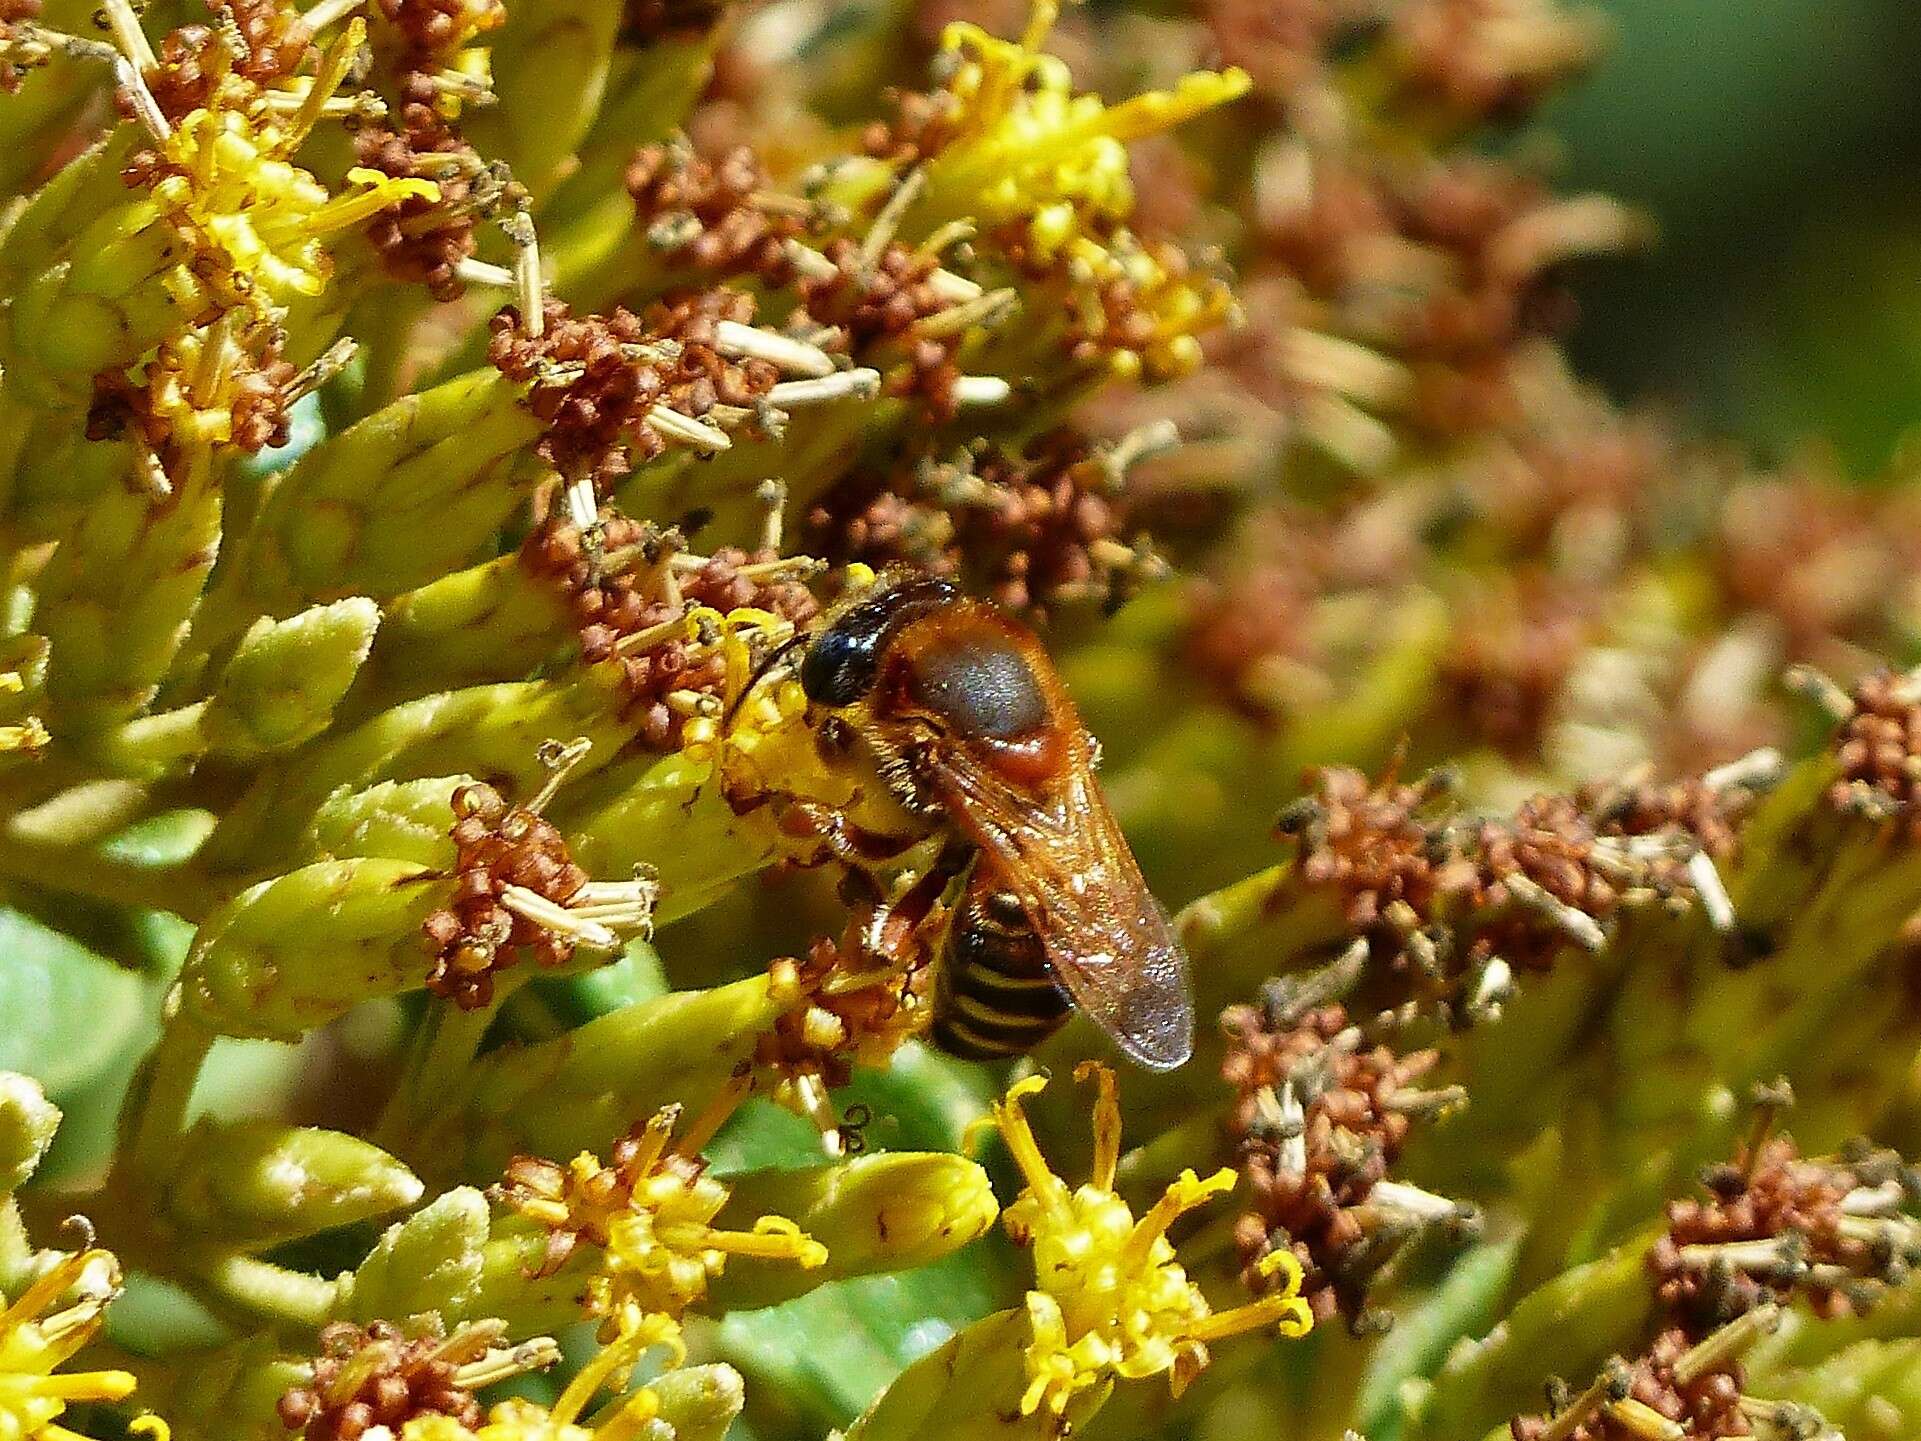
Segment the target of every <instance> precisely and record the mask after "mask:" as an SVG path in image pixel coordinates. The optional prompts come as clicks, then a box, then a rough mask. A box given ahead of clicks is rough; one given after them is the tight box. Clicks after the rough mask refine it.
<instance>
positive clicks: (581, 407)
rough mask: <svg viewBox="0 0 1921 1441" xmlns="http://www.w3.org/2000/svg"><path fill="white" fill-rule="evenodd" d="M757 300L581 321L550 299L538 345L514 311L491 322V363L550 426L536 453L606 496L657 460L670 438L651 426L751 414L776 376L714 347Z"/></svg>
mask: <svg viewBox="0 0 1921 1441" xmlns="http://www.w3.org/2000/svg"><path fill="white" fill-rule="evenodd" d="M753 314H754V301H753V297H751V296H749V295H747V294H745V293H744V292H741V291H735V290H729V289H727V288H725V287H718V288H716V289H713V290H709V291H703V292H700V293H698V294H694V295H686V296H679V297H670V298H668V299H666V300H663V301H660V302H658V303H657V304H655V305H653V306H650V307H649V308H648V310H647V312H646V314H645V315H636V314H634V312H633V311H631V310H628V309H626V308H625V307H616V308H615V309H614V310H612V311H610V312H608V313H607V314H605V315H582V316H575V315H573V314H572V313H571V312H570V311H569V310H568V307H567V306H566V304H565V303H564V302H562V301H559V300H553V299H549V300H548V301H547V302H546V318H545V324H544V326H543V328H542V332H541V334H540V335H539V336H531V335H528V334H527V333H526V331H525V329H524V327H522V326H521V324H520V318H519V314H518V312H517V311H516V310H514V309H513V308H512V307H509V308H507V309H505V310H502V311H501V312H500V313H499V314H497V315H495V316H494V317H493V319H492V320H491V321H490V322H489V327H490V330H491V332H492V334H491V338H490V340H489V342H488V349H487V357H488V359H489V361H491V362H492V364H493V365H494V367H495V368H496V369H498V370H499V371H500V372H501V374H503V375H505V376H507V377H508V378H509V379H512V380H520V381H526V382H529V383H530V385H531V389H530V390H529V391H528V395H527V405H528V407H529V408H530V409H531V410H532V411H533V413H534V414H535V415H536V416H537V417H538V418H539V419H540V421H541V423H542V424H543V425H544V426H545V427H546V433H545V434H544V435H543V436H542V437H541V439H540V441H539V443H538V445H537V446H536V450H537V451H538V453H539V454H540V456H541V458H542V459H543V460H545V461H547V462H548V463H549V464H550V465H552V466H553V467H554V469H555V470H557V471H559V472H560V473H561V474H562V475H563V476H565V477H568V478H569V479H577V478H580V477H592V479H593V481H594V484H595V489H596V490H597V491H598V492H600V493H602V494H605V493H607V492H608V491H610V490H611V489H612V487H613V485H614V484H615V482H617V481H618V480H619V479H620V477H621V476H623V475H626V474H627V473H628V472H629V471H630V470H631V469H632V468H633V457H634V456H635V455H638V457H639V458H640V459H641V460H643V461H645V460H652V459H654V458H655V457H656V456H658V455H660V454H661V452H662V451H664V450H665V449H666V448H667V443H668V442H667V437H666V436H665V435H663V434H662V433H661V430H660V428H659V426H658V425H657V424H656V423H655V421H654V419H653V418H652V413H653V412H654V410H655V408H656V407H666V408H668V409H671V410H673V411H675V412H677V413H678V414H679V415H680V416H682V417H685V418H687V419H692V420H698V419H700V418H701V417H702V416H705V415H707V414H708V413H709V412H710V411H712V410H713V409H714V408H715V407H716V406H722V405H725V406H731V407H735V408H738V409H741V410H752V409H754V408H755V407H756V406H757V404H758V403H759V401H760V400H761V398H762V397H763V396H765V395H766V394H767V392H768V391H769V390H771V389H773V387H774V385H775V383H776V382H777V381H778V380H779V378H780V372H779V371H778V370H776V369H775V368H774V367H773V366H772V365H769V364H768V363H767V362H765V361H761V360H751V359H749V360H740V359H733V358H730V357H728V356H724V355H722V354H720V352H719V351H718V350H717V349H716V348H715V345H714V327H715V325H716V323H717V322H719V321H722V320H732V321H736V322H739V323H743V324H744V323H746V322H748V321H751V320H752V319H753Z"/></svg>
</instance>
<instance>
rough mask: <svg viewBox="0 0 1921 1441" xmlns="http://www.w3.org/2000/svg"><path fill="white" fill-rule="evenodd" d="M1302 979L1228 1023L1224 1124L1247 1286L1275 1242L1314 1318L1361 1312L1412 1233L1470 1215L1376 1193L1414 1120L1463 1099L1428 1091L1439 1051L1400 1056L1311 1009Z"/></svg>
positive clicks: (1417, 1196) (1232, 1012)
mask: <svg viewBox="0 0 1921 1441" xmlns="http://www.w3.org/2000/svg"><path fill="white" fill-rule="evenodd" d="M1302 995H1303V992H1302V989H1301V988H1300V987H1299V986H1298V985H1290V984H1288V983H1275V984H1273V985H1270V987H1269V988H1268V994H1267V995H1266V996H1265V997H1264V999H1263V1001H1262V1003H1261V1004H1260V1005H1255V1006H1234V1007H1231V1008H1230V1009H1229V1010H1227V1011H1226V1012H1225V1013H1224V1014H1223V1015H1222V1017H1221V1024H1222V1027H1223V1029H1224V1030H1225V1031H1226V1032H1227V1035H1228V1038H1229V1042H1228V1053H1227V1058H1226V1061H1225V1063H1224V1064H1223V1067H1222V1075H1223V1076H1224V1078H1225V1079H1226V1080H1227V1082H1228V1084H1229V1085H1231V1086H1232V1087H1233V1088H1234V1091H1235V1095H1236V1101H1235V1105H1234V1109H1233V1111H1232V1113H1231V1117H1230V1121H1229V1129H1230V1132H1231V1134H1232V1135H1233V1136H1234V1138H1235V1140H1236V1144H1237V1149H1238V1156H1239V1162H1240V1169H1241V1175H1242V1178H1243V1180H1244V1181H1245V1182H1246V1184H1247V1194H1248V1196H1249V1198H1250V1200H1251V1206H1250V1208H1249V1209H1248V1211H1247V1212H1246V1213H1245V1214H1243V1215H1242V1216H1241V1217H1240V1219H1239V1220H1238V1222H1237V1223H1236V1226H1235V1240H1236V1243H1237V1245H1238V1247H1239V1250H1240V1256H1241V1261H1242V1266H1243V1269H1242V1272H1241V1276H1242V1279H1243V1281H1244V1282H1245V1283H1246V1284H1247V1285H1248V1286H1249V1287H1251V1288H1253V1289H1254V1290H1256V1291H1259V1290H1260V1289H1262V1287H1263V1285H1264V1280H1263V1272H1262V1269H1261V1267H1260V1264H1259V1263H1260V1261H1261V1259H1262V1258H1263V1257H1264V1256H1266V1255H1267V1254H1268V1253H1269V1252H1270V1251H1272V1250H1274V1249H1275V1248H1277V1247H1286V1248H1288V1249H1289V1250H1291V1251H1292V1252H1293V1254H1294V1256H1295V1258H1296V1259H1297V1260H1299V1261H1300V1263H1301V1269H1302V1273H1303V1277H1304V1279H1303V1282H1302V1286H1301V1294H1302V1295H1303V1296H1305V1297H1306V1298H1307V1299H1308V1303H1309V1304H1310V1305H1311V1306H1312V1307H1313V1309H1314V1313H1315V1315H1316V1317H1317V1318H1319V1319H1322V1320H1325V1319H1327V1318H1329V1317H1330V1316H1332V1315H1334V1314H1336V1313H1339V1314H1341V1315H1344V1316H1346V1317H1347V1319H1348V1320H1349V1322H1350V1323H1353V1322H1358V1321H1360V1320H1361V1318H1362V1317H1363V1315H1364V1312H1365V1308H1366V1301H1367V1291H1368V1285H1369V1282H1370V1281H1371V1280H1372V1279H1373V1277H1374V1276H1375V1275H1376V1274H1377V1273H1378V1272H1379V1270H1380V1268H1381V1267H1382V1266H1384V1265H1385V1264H1386V1263H1387V1262H1388V1261H1389V1260H1391V1259H1392V1258H1393V1256H1394V1254H1395V1253H1396V1252H1397V1251H1398V1250H1399V1248H1400V1247H1401V1245H1402V1244H1404V1243H1405V1242H1406V1241H1407V1240H1408V1239H1409V1237H1410V1236H1411V1235H1412V1234H1413V1231H1414V1230H1415V1229H1417V1228H1418V1227H1419V1226H1420V1225H1422V1224H1429V1223H1433V1222H1437V1221H1442V1222H1447V1223H1449V1224H1454V1225H1459V1224H1461V1223H1464V1222H1467V1221H1468V1220H1470V1219H1471V1213H1470V1212H1469V1211H1468V1210H1467V1209H1466V1208H1459V1207H1453V1206H1451V1205H1450V1204H1449V1203H1447V1202H1445V1201H1443V1200H1442V1199H1441V1198H1439V1197H1432V1196H1430V1195H1428V1193H1426V1192H1420V1191H1416V1190H1414V1189H1413V1188H1411V1187H1399V1188H1395V1187H1390V1188H1389V1190H1387V1191H1380V1190H1379V1189H1378V1188H1379V1187H1380V1185H1381V1183H1382V1182H1383V1181H1386V1180H1387V1177H1388V1173H1389V1170H1390V1169H1391V1167H1392V1166H1393V1164H1394V1162H1395V1160H1396V1159H1397V1158H1398V1157H1399V1155H1400V1153H1401V1151H1402V1149H1403V1147H1404V1146H1405V1145H1406V1142H1407V1137H1408V1134H1409V1131H1410V1129H1411V1126H1412V1123H1413V1119H1414V1117H1415V1116H1417V1115H1432V1114H1434V1113H1436V1112H1437V1111H1440V1110H1444V1109H1446V1108H1448V1107H1449V1106H1451V1105H1455V1104H1458V1103H1459V1100H1460V1094H1459V1091H1458V1089H1457V1088H1450V1089H1448V1090H1446V1091H1421V1090H1418V1089H1416V1088H1415V1086H1414V1082H1416V1081H1417V1080H1419V1079H1420V1078H1421V1077H1422V1076H1423V1075H1425V1074H1426V1073H1427V1072H1428V1071H1430V1070H1431V1069H1432V1068H1433V1067H1434V1065H1435V1062H1436V1060H1437V1059H1438V1057H1437V1053H1436V1052H1434V1051H1417V1052H1414V1053H1412V1054H1410V1055H1407V1056H1397V1055H1396V1054H1395V1053H1394V1052H1393V1051H1392V1050H1391V1049H1390V1048H1388V1047H1387V1046H1384V1045H1374V1046H1369V1045H1367V1044H1366V1042H1365V1041H1364V1040H1363V1039H1362V1036H1361V1033H1360V1031H1359V1030H1357V1029H1355V1028H1354V1027H1352V1026H1351V1025H1350V1024H1349V1021H1348V1014H1347V1011H1346V1010H1345V1008H1343V1007H1342V1006H1340V1005H1338V1004H1328V1005H1309V1006H1305V1007H1303V1005H1302V1004H1301V1000H1302Z"/></svg>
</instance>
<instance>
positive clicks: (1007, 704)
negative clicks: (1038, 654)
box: [914, 635, 1048, 740]
mask: <svg viewBox="0 0 1921 1441" xmlns="http://www.w3.org/2000/svg"><path fill="white" fill-rule="evenodd" d="M914 692H915V694H916V696H917V697H918V698H919V700H920V701H921V703H922V704H923V705H925V706H926V707H927V708H928V709H929V710H931V711H933V712H935V713H936V714H937V715H941V716H944V717H945V718H946V719H947V720H948V722H949V723H950V724H951V725H952V726H953V727H954V729H955V731H956V732H958V733H959V734H961V735H964V736H979V737H985V738H987V739H990V740H1017V739H1019V738H1020V737H1022V736H1028V735H1032V734H1034V733H1035V732H1036V731H1039V730H1041V729H1042V728H1043V727H1044V726H1046V725H1047V722H1048V708H1047V697H1046V696H1045V695H1044V694H1043V693H1042V691H1041V687H1040V682H1039V681H1038V680H1036V679H1035V677H1034V668H1033V666H1031V665H1030V664H1029V663H1028V660H1027V657H1026V656H1025V655H1023V654H1022V653H1021V652H1020V651H1019V650H1017V649H1015V648H1014V647H1013V646H1012V645H1010V644H1008V643H1007V642H1006V641H1004V640H1002V639H1001V638H1000V637H999V636H995V635H989V636H985V637H982V636H969V637H966V638H965V639H964V640H962V641H961V642H960V643H958V644H954V645H949V646H939V647H935V648H930V649H929V650H927V651H926V652H924V653H923V654H921V655H919V656H916V657H915V674H914Z"/></svg>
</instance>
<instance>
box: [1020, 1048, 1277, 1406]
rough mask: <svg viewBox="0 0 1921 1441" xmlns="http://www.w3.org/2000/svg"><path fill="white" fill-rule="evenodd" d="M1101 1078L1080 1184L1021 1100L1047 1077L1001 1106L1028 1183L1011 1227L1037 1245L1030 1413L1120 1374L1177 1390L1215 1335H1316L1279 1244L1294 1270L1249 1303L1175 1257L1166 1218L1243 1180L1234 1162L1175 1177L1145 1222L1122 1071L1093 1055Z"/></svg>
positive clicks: (1030, 1308)
mask: <svg viewBox="0 0 1921 1441" xmlns="http://www.w3.org/2000/svg"><path fill="white" fill-rule="evenodd" d="M1089 1075H1091V1076H1092V1077H1093V1078H1094V1079H1095V1081H1096V1082H1097V1083H1098V1085H1099V1088H1100V1096H1099V1100H1098V1101H1097V1102H1096V1104H1095V1108H1094V1174H1093V1177H1092V1179H1090V1180H1089V1181H1088V1182H1087V1184H1085V1185H1083V1186H1081V1187H1080V1188H1079V1189H1078V1190H1069V1189H1068V1186H1067V1183H1066V1182H1065V1181H1063V1180H1061V1178H1060V1177H1058V1176H1056V1175H1055V1174H1054V1173H1053V1172H1052V1171H1051V1170H1049V1169H1048V1165H1047V1161H1046V1159H1045V1158H1044V1157H1043V1156H1042V1155H1041V1152H1040V1147H1039V1145H1038V1144H1036V1142H1035V1140H1034V1132H1033V1129H1032V1127H1031V1126H1029V1124H1028V1121H1027V1116H1026V1114H1025V1113H1024V1112H1023V1111H1022V1109H1021V1101H1022V1100H1023V1099H1024V1098H1025V1097H1027V1096H1031V1095H1034V1094H1035V1093H1036V1092H1038V1091H1040V1090H1042V1089H1043V1088H1044V1087H1045V1086H1046V1085H1047V1080H1046V1078H1045V1077H1042V1076H1031V1077H1029V1078H1028V1079H1026V1080H1024V1081H1021V1082H1019V1083H1018V1084H1016V1085H1015V1086H1014V1087H1013V1088H1012V1089H1011V1090H1009V1091H1008V1093H1007V1095H1006V1097H1005V1098H1004V1099H1002V1100H1001V1101H998V1102H996V1103H995V1105H994V1108H993V1109H994V1121H995V1124H996V1125H997V1126H998V1127H999V1128H1000V1132H1001V1135H1002V1136H1003V1137H1005V1138H1006V1141H1007V1148H1008V1150H1009V1151H1011V1152H1012V1153H1013V1156H1014V1160H1015V1162H1016V1163H1017V1164H1018V1165H1019V1166H1020V1169H1021V1174H1022V1175H1023V1176H1025V1177H1026V1179H1027V1188H1026V1189H1025V1190H1024V1191H1022V1192H1021V1194H1020V1198H1019V1199H1018V1200H1016V1201H1015V1202H1014V1204H1013V1205H1011V1206H1009V1207H1008V1208H1007V1209H1006V1211H1005V1212H1004V1213H1003V1220H1004V1223H1005V1225H1006V1226H1007V1230H1008V1234H1009V1235H1011V1236H1012V1237H1013V1238H1014V1239H1015V1241H1017V1242H1019V1243H1022V1244H1025V1245H1030V1246H1032V1248H1033V1251H1034V1271H1035V1279H1036V1282H1037V1283H1038V1284H1037V1288H1036V1289H1035V1290H1032V1291H1030V1292H1028V1293H1027V1315H1028V1320H1029V1323H1030V1326H1031V1328H1032V1331H1033V1339H1032V1340H1031V1341H1030V1342H1029V1344H1028V1346H1027V1352H1026V1364H1027V1377H1028V1386H1027V1391H1026V1394H1025V1395H1023V1396H1022V1398H1021V1414H1022V1415H1027V1416H1031V1415H1033V1414H1034V1413H1035V1412H1036V1411H1039V1410H1041V1409H1042V1408H1043V1407H1045V1408H1046V1409H1047V1410H1048V1411H1050V1412H1052V1413H1053V1414H1055V1415H1056V1416H1058V1415H1060V1414H1062V1413H1063V1412H1064V1411H1066V1409H1067V1406H1068V1403H1069V1402H1070V1401H1072V1400H1073V1398H1074V1397H1075V1395H1077V1394H1078V1393H1079V1392H1081V1391H1084V1390H1086V1389H1088V1388H1090V1387H1093V1386H1098V1385H1100V1384H1102V1383H1103V1382H1105V1381H1108V1380H1110V1379H1112V1378H1114V1377H1124V1378H1127V1379H1130V1380H1133V1379H1139V1378H1141V1377H1144V1376H1155V1375H1159V1374H1161V1373H1162V1372H1165V1373H1167V1376H1168V1383H1169V1385H1170V1387H1171V1388H1172V1390H1173V1391H1174V1393H1175V1394H1176V1395H1179V1394H1180V1392H1181V1391H1182V1389H1184V1388H1185V1387H1186V1385H1187V1383H1188V1382H1189V1381H1191V1380H1192V1379H1193V1378H1194V1377H1195V1376H1196V1375H1197V1374H1198V1373H1199V1372H1200V1371H1201V1370H1202V1369H1203V1368H1204V1367H1205V1366H1206V1365H1207V1360H1208V1354H1207V1347H1208V1343H1209V1342H1211V1341H1216V1340H1219V1339H1220V1338H1222V1337H1224V1336H1233V1335H1238V1334H1239V1333H1241V1332H1243V1331H1253V1330H1257V1329H1259V1328H1261V1327H1264V1326H1268V1325H1273V1326H1275V1327H1277V1329H1278V1330H1279V1332H1280V1334H1281V1335H1283V1336H1288V1337H1298V1336H1304V1335H1306V1334H1307V1332H1308V1330H1309V1328H1310V1327H1311V1326H1312V1325H1313V1317H1312V1315H1311V1314H1310V1312H1309V1311H1308V1307H1307V1303H1306V1302H1305V1301H1304V1300H1302V1299H1301V1297H1300V1295H1299V1289H1300V1283H1301V1271H1300V1265H1299V1263H1298V1262H1296V1261H1295V1260H1294V1258H1293V1256H1292V1255H1289V1254H1287V1253H1285V1252H1276V1253H1275V1254H1274V1255H1273V1256H1272V1257H1270V1258H1269V1261H1270V1262H1271V1266H1270V1269H1271V1270H1276V1271H1281V1272H1284V1273H1285V1275H1284V1279H1283V1280H1282V1281H1281V1283H1280V1284H1279V1285H1278V1286H1277V1287H1276V1289H1275V1291H1274V1292H1273V1293H1272V1294H1270V1295H1267V1296H1264V1297H1262V1298H1261V1299H1260V1300H1258V1301H1254V1302H1252V1303H1250V1304H1248V1305H1244V1306H1237V1307H1234V1308H1233V1309H1231V1310H1227V1311H1214V1310H1212V1309H1211V1308H1210V1307H1209V1306H1208V1304H1207V1301H1206V1299H1205V1298H1204V1297H1203V1296H1202V1295H1201V1292H1200V1288H1199V1287H1198V1286H1196V1285H1195V1284H1194V1283H1193V1282H1192V1281H1190V1280H1189V1279H1188V1278H1187V1273H1186V1271H1184V1270H1183V1269H1182V1267H1181V1265H1180V1262H1178V1261H1177V1260H1175V1258H1174V1248H1173V1246H1172V1245H1171V1244H1170V1243H1169V1242H1168V1240H1167V1228H1168V1227H1169V1226H1170V1225H1172V1224H1173V1222H1174V1220H1175V1218H1176V1217H1178V1216H1180V1215H1181V1214H1182V1213H1183V1212H1186V1211H1189V1210H1192V1209H1193V1208H1194V1207H1195V1206H1198V1205H1199V1204H1200V1203H1201V1202H1203V1201H1205V1200H1207V1199H1208V1198H1209V1197H1210V1196H1215V1195H1219V1194H1221V1193H1223V1192H1225V1191H1229V1190H1232V1189H1233V1186H1234V1173H1233V1172H1232V1171H1228V1170H1222V1171H1218V1172H1216V1173H1215V1174H1214V1175H1212V1176H1209V1177H1208V1178H1206V1179H1205V1180H1203V1179H1201V1178H1200V1177H1198V1176H1196V1175H1195V1174H1194V1173H1193V1172H1192V1171H1186V1172H1183V1173H1182V1175H1181V1177H1180V1179H1179V1180H1177V1181H1175V1182H1174V1183H1173V1184H1172V1185H1171V1186H1169V1187H1168V1188H1167V1191H1166V1194H1165V1195H1163V1196H1162V1197H1161V1199H1160V1200H1159V1201H1158V1202H1156V1203H1155V1205H1154V1207H1153V1209H1152V1210H1150V1211H1149V1212H1148V1213H1147V1214H1146V1215H1145V1216H1142V1217H1141V1218H1140V1219H1139V1220H1138V1221H1137V1220H1135V1219H1134V1214H1133V1212H1132V1211H1131V1210H1129V1209H1128V1205H1127V1203H1126V1202H1125V1201H1123V1200H1122V1199H1121V1198H1120V1197H1119V1196H1118V1195H1116V1194H1115V1193H1114V1172H1115V1169H1116V1167H1117V1166H1118V1165H1119V1163H1120V1154H1121V1114H1120V1104H1119V1100H1118V1098H1117V1097H1116V1094H1115V1085H1114V1075H1113V1072H1112V1071H1110V1070H1108V1069H1107V1068H1106V1067H1105V1066H1100V1065H1095V1064H1093V1063H1087V1064H1084V1065H1083V1066H1081V1067H1080V1068H1079V1069H1077V1070H1076V1072H1075V1076H1076V1078H1077V1079H1085V1078H1086V1077H1087V1076H1089Z"/></svg>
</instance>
